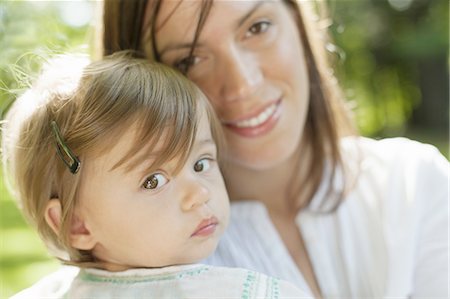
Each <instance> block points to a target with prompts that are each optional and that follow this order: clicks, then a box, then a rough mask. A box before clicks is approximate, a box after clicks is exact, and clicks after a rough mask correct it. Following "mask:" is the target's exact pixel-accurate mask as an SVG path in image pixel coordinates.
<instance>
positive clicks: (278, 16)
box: [155, 0, 309, 170]
mask: <svg viewBox="0 0 450 299" xmlns="http://www.w3.org/2000/svg"><path fill="white" fill-rule="evenodd" d="M200 7H201V3H200V1H186V0H181V1H180V0H163V1H162V4H161V8H160V12H159V15H158V17H157V19H156V36H155V38H156V45H157V51H158V53H159V55H160V57H161V60H162V62H164V63H166V64H168V65H171V66H173V67H176V68H180V69H183V68H185V67H186V66H189V68H188V71H187V76H188V77H189V78H190V79H191V80H192V81H194V82H195V83H196V84H197V85H198V86H199V87H200V88H201V89H202V90H203V92H204V93H205V94H206V95H207V96H208V98H209V99H210V101H211V102H212V104H213V106H214V108H215V110H216V112H217V114H218V116H219V118H220V120H221V121H222V125H223V128H224V131H225V136H226V138H227V141H228V146H229V148H228V157H227V159H228V162H230V163H234V164H235V165H240V166H243V167H245V168H249V169H254V170H261V169H268V168H270V167H274V166H276V165H278V164H280V163H281V162H283V161H285V160H286V159H288V158H289V157H291V156H292V155H293V153H294V152H295V150H296V148H297V147H298V144H299V141H300V138H301V136H302V132H303V129H304V125H305V119H306V114H307V107H308V101H309V85H308V84H309V83H308V75H307V69H306V62H305V58H304V54H303V46H302V43H301V40H300V35H299V32H298V29H297V25H296V22H295V21H294V17H293V15H292V14H291V12H290V10H289V9H288V8H287V7H286V6H285V4H284V3H282V2H281V1H261V2H260V1H227V0H224V1H222V0H218V1H215V2H214V4H213V6H212V8H211V11H210V13H209V15H208V18H207V20H206V23H205V25H204V27H203V29H202V31H201V33H200V36H199V39H198V43H197V45H196V47H195V48H194V52H193V59H188V56H189V53H190V50H191V45H192V42H193V39H194V35H195V30H196V27H197V21H198V15H199V12H200Z"/></svg>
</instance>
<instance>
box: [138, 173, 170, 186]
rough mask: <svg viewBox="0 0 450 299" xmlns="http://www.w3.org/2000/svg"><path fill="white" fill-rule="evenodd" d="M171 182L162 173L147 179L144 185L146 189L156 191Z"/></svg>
mask: <svg viewBox="0 0 450 299" xmlns="http://www.w3.org/2000/svg"><path fill="white" fill-rule="evenodd" d="M168 181H169V180H168V179H167V178H166V177H165V176H164V175H162V174H161V173H155V174H152V175H150V176H149V177H147V178H146V179H145V181H144V183H143V184H142V187H143V188H144V189H151V190H153V189H156V188H159V187H162V186H164V185H165V184H167V182H168Z"/></svg>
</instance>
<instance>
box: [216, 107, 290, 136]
mask: <svg viewBox="0 0 450 299" xmlns="http://www.w3.org/2000/svg"><path fill="white" fill-rule="evenodd" d="M280 116H281V99H279V100H278V101H276V102H274V103H272V104H270V105H268V106H266V107H265V108H264V109H263V110H262V111H261V112H259V113H258V114H256V115H255V116H252V117H248V118H246V119H242V120H238V121H233V122H226V123H225V126H226V127H227V128H228V129H230V130H231V131H233V132H234V133H236V134H238V135H241V136H243V137H259V136H261V135H264V134H266V133H267V132H269V131H270V130H272V129H273V128H274V127H275V125H276V124H277V122H278V120H279V119H280Z"/></svg>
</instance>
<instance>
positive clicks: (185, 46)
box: [159, 1, 267, 57]
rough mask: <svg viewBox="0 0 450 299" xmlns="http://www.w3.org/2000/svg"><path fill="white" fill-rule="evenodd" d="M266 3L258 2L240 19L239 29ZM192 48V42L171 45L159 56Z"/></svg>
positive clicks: (200, 44) (238, 22) (198, 44)
mask: <svg viewBox="0 0 450 299" xmlns="http://www.w3.org/2000/svg"><path fill="white" fill-rule="evenodd" d="M266 3H267V1H257V2H256V3H255V4H254V5H253V7H251V8H250V9H249V11H248V12H247V13H246V14H245V15H244V16H242V17H241V18H239V20H238V21H237V27H240V26H242V24H243V23H245V21H246V20H247V19H249V18H250V17H251V16H252V15H253V14H254V13H255V11H256V10H257V9H258V8H259V7H260V6H261V5H264V4H266ZM197 46H198V47H201V46H202V43H201V42H198V43H197ZM191 47H192V42H191V41H190V42H183V43H174V44H169V45H167V46H166V47H164V48H162V49H161V51H160V52H159V55H160V57H162V56H163V55H164V54H165V52H168V51H172V50H180V49H190V48H191Z"/></svg>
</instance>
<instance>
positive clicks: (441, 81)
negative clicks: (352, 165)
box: [328, 0, 449, 142]
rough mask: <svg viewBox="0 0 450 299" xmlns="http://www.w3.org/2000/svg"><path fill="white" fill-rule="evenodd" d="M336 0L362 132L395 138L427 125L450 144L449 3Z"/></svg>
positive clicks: (336, 33)
mask: <svg viewBox="0 0 450 299" xmlns="http://www.w3.org/2000/svg"><path fill="white" fill-rule="evenodd" d="M328 2H329V4H330V8H331V16H332V18H333V19H334V23H333V25H332V27H331V29H332V35H333V38H334V40H335V43H336V45H337V48H338V49H340V50H339V51H340V52H339V53H340V54H341V56H343V55H345V58H344V59H342V60H341V61H340V63H339V65H338V71H339V72H338V77H339V78H340V80H341V83H342V85H343V87H344V90H345V92H346V94H347V97H348V98H349V99H350V100H352V101H354V102H355V103H356V105H357V109H356V117H357V122H358V124H359V127H360V129H361V132H362V133H363V134H364V135H369V136H392V135H403V134H405V133H406V132H408V131H407V130H408V129H409V128H421V130H427V132H429V133H430V134H439V135H440V136H441V138H444V139H445V140H446V141H447V142H448V126H449V103H448V99H449V87H448V82H449V81H448V78H449V77H448V75H449V74H448V36H449V35H448V28H449V26H448V17H449V16H448V13H449V2H448V1H447V0H386V1H380V0H363V1H339V0H337V1H336V0H329V1H328ZM442 136H445V137H442Z"/></svg>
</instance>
